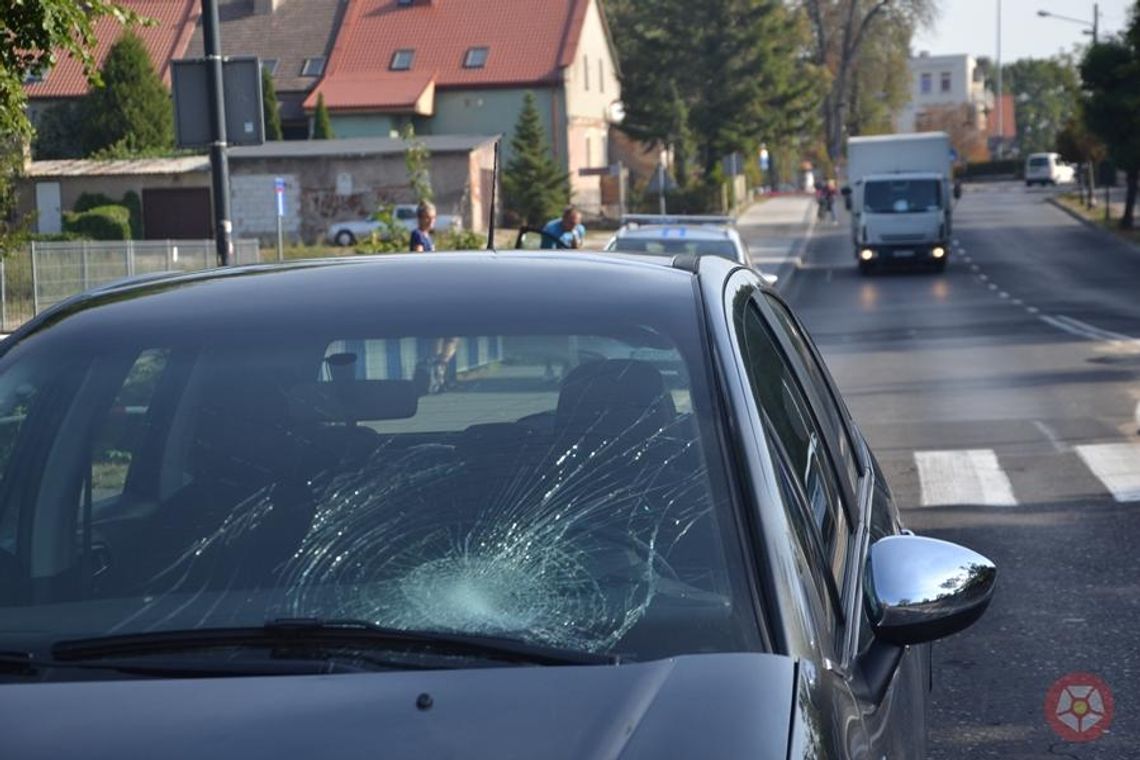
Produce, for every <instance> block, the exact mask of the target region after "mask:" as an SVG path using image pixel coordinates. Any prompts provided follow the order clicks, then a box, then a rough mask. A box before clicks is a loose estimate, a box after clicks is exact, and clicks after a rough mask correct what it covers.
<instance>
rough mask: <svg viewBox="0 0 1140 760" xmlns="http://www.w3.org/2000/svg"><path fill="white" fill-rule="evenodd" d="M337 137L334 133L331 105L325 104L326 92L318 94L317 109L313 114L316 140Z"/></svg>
mask: <svg viewBox="0 0 1140 760" xmlns="http://www.w3.org/2000/svg"><path fill="white" fill-rule="evenodd" d="M334 137H336V135H335V134H333V128H332V117H330V116H329V107H328V106H326V105H325V94H324V93H323V92H322V93H320V94H319V95H317V111H316V113H315V114H313V138H312V139H314V140H331V139H333V138H334Z"/></svg>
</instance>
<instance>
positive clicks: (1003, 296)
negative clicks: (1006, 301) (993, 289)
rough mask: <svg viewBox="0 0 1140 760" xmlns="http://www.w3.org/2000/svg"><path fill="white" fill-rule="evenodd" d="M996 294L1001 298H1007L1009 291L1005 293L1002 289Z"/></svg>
mask: <svg viewBox="0 0 1140 760" xmlns="http://www.w3.org/2000/svg"><path fill="white" fill-rule="evenodd" d="M998 295H999V296H1000V297H1002V298H1009V293H1006V292H1005V291H1004V290H1003V291H1002V292H1000V293H998Z"/></svg>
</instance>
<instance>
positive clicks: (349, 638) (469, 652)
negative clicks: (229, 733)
mask: <svg viewBox="0 0 1140 760" xmlns="http://www.w3.org/2000/svg"><path fill="white" fill-rule="evenodd" d="M217 647H267V648H273V649H278V648H280V649H289V648H297V649H305V650H309V651H312V650H314V649H317V650H348V651H352V650H356V651H361V650H365V651H375V650H378V649H379V650H385V651H401V650H402V651H408V652H411V653H414V654H417V655H421V654H427V655H432V654H437V655H441V656H446V657H466V658H478V659H484V660H496V661H502V662H511V663H522V664H529V665H615V664H617V663H618V662H619V661H620V660H619V658H618V657H617V656H616V655H609V654H595V653H592V652H580V651H573V650H565V649H557V648H554V647H547V646H542V645H539V644H531V643H529V642H526V641H520V640H518V639H511V638H501V637H495V636H479V635H473V634H460V633H441V632H436V631H405V630H401V629H398V628H385V627H383V626H379V625H376V624H375V623H371V622H368V621H365V620H321V619H319V618H278V619H275V620H271V621H269V622H267V623H266V624H265V625H263V626H251V627H244V628H195V629H188V630H175V631H150V632H145V633H128V634H121V635H114V636H100V637H97V638H90V639H72V640H68V641H59V642H56V643H55V644H53V645H52V647H51V653H52V657H53V658H54V659H55V660H56V661H58V662H61V663H62V662H76V661H82V660H97V659H101V658H107V657H138V656H145V655H151V654H169V653H172V652H184V651H192V650H201V649H213V648H217Z"/></svg>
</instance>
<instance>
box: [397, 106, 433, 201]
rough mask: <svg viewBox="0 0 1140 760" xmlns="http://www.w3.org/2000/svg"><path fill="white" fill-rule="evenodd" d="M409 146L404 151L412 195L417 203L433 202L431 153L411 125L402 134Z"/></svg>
mask: <svg viewBox="0 0 1140 760" xmlns="http://www.w3.org/2000/svg"><path fill="white" fill-rule="evenodd" d="M400 137H401V138H402V139H403V141H404V143H405V144H406V145H407V146H408V147H407V148H406V149H405V150H404V167H405V168H406V169H407V171H408V184H409V185H411V188H412V195H413V196H415V199H416V203H420V202H421V201H431V200H432V198H434V197H435V194H434V193H433V192H432V189H431V172H430V171H429V168H430V164H431V151H429V150H428V149H427V146H426V145H424V141H423V140H420V139H417V138H416V130H415V127H413V126H412V125H411V124H407V125H405V126H404V129H403V131H402V132H401V134H400Z"/></svg>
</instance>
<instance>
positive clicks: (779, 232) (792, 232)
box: [736, 195, 816, 289]
mask: <svg viewBox="0 0 1140 760" xmlns="http://www.w3.org/2000/svg"><path fill="white" fill-rule="evenodd" d="M815 213H816V205H815V198H813V197H812V196H810V195H780V196H775V197H772V198H767V199H766V200H763V201H761V202H759V203H755V204H753V205H752V206H750V207H749V208H748V209H747V210H746V211H745V212H744V213H743V214H741V215H740V216H739V217H738V218H737V220H736V227H737V229H738V230H739V231H740V236H741V237H742V238H744V242H745V243H746V244H747V245H748V250H749V251H750V252H751V254H752V262H753V263H754V264H755V265H756V266H758V267H759V268H760V270H761V271H763V272H764V273H765V274H774V275H776V277H778V278H779V279H778V280H777V282H776V287H777V288H780V289H782V288H783V287H784V286H785V285H786V283H787V281H788V280H789V279H790V278H791V276H792V274H793V273H794V272H795V271H796V269H798V268H799V266H800V265H801V264H802V263H803V258H802V257H803V254H804V250H805V249H806V248H807V243H808V240H810V239H811V235H812V231H813V230H814V228H815V221H816V220H815Z"/></svg>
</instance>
